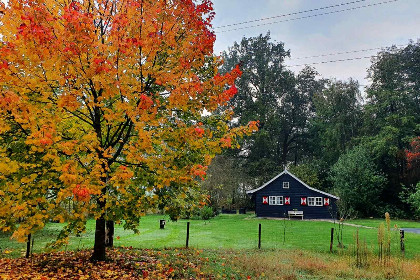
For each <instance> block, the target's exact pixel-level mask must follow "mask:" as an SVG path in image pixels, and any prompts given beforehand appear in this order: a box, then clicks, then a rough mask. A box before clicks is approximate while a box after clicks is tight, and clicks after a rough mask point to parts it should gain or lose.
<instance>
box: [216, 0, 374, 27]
mask: <svg viewBox="0 0 420 280" xmlns="http://www.w3.org/2000/svg"><path fill="white" fill-rule="evenodd" d="M365 1H367V0H357V1H351V2H346V3H341V4H336V5H331V6H325V7H320V8H316V9H310V10H305V11H300V12H294V13H289V14H282V15H277V16H272V17H266V18H260V19H254V20H249V21H243V22H238V23H232V24H226V25H221V26H216V27H214V29H219V28H226V27H231V26H237V25H242V24H247V23H253V22H258V21H264V20H270V19H275V18H281V17H287V16H294V15H299V14H304V13H309V12H315V11H321V10H325V9H330V8H335V7H340V6H347V5H351V4H356V3H360V2H365Z"/></svg>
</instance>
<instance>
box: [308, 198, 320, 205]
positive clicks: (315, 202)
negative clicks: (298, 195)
mask: <svg viewBox="0 0 420 280" xmlns="http://www.w3.org/2000/svg"><path fill="white" fill-rule="evenodd" d="M308 206H322V197H308Z"/></svg>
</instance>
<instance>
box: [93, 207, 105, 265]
mask: <svg viewBox="0 0 420 280" xmlns="http://www.w3.org/2000/svg"><path fill="white" fill-rule="evenodd" d="M105 256H106V255H105V216H104V214H102V215H101V217H100V218H98V219H96V230H95V245H94V246H93V255H92V257H91V258H90V259H91V261H104V260H105Z"/></svg>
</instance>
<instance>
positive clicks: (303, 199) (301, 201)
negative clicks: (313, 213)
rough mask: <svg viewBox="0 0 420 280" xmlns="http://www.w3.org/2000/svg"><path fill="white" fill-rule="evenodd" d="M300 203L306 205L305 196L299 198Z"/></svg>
mask: <svg viewBox="0 0 420 280" xmlns="http://www.w3.org/2000/svg"><path fill="white" fill-rule="evenodd" d="M300 205H306V197H301V198H300Z"/></svg>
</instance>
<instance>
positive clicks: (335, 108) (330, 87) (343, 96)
mask: <svg viewBox="0 0 420 280" xmlns="http://www.w3.org/2000/svg"><path fill="white" fill-rule="evenodd" d="M314 110H315V114H314V118H313V119H312V120H311V122H312V123H311V130H312V133H313V141H316V143H313V144H315V147H313V151H314V152H315V153H317V154H316V157H317V158H320V159H322V161H323V162H324V163H325V164H326V165H327V166H332V165H333V164H334V163H335V162H336V161H337V160H338V158H339V156H340V155H341V154H343V153H344V152H345V151H346V149H347V148H349V147H350V143H351V140H352V139H353V138H354V137H357V136H358V135H359V130H360V127H361V124H362V119H361V112H362V107H361V96H360V91H359V83H358V82H357V81H354V80H349V81H348V82H345V81H334V80H333V81H328V83H327V84H326V87H325V88H324V89H323V90H321V91H319V92H318V93H317V94H316V95H315V96H314Z"/></svg>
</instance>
